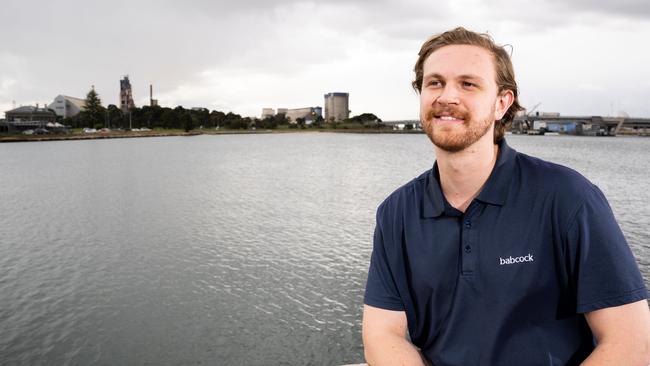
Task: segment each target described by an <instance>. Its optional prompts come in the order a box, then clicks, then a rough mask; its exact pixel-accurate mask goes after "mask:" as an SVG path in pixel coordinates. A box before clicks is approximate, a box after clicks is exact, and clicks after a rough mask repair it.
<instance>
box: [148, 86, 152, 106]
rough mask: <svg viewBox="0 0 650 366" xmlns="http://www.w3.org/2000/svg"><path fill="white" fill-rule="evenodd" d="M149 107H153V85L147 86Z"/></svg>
mask: <svg viewBox="0 0 650 366" xmlns="http://www.w3.org/2000/svg"><path fill="white" fill-rule="evenodd" d="M149 105H150V106H152V107H153V84H149Z"/></svg>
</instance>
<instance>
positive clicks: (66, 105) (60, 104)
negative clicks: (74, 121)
mask: <svg viewBox="0 0 650 366" xmlns="http://www.w3.org/2000/svg"><path fill="white" fill-rule="evenodd" d="M85 106H86V101H85V100H84V99H81V98H75V97H70V96H67V95H57V96H56V98H54V101H53V102H52V103H50V105H48V108H50V109H51V110H53V111H54V112H55V113H56V115H57V116H60V117H62V118H69V117H74V116H76V115H77V114H79V113H80V112H81V111H82V110H83V109H84V107H85Z"/></svg>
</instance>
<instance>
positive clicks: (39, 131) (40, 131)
mask: <svg viewBox="0 0 650 366" xmlns="http://www.w3.org/2000/svg"><path fill="white" fill-rule="evenodd" d="M48 133H50V131H48V130H46V129H44V128H37V129H35V130H34V135H47V134H48Z"/></svg>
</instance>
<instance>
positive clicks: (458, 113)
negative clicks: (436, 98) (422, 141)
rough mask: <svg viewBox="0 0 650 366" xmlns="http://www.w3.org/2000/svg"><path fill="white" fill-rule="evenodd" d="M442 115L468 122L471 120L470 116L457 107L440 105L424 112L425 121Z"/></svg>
mask: <svg viewBox="0 0 650 366" xmlns="http://www.w3.org/2000/svg"><path fill="white" fill-rule="evenodd" d="M442 114H446V115H451V116H452V117H454V118H459V119H462V120H464V121H469V120H470V119H471V114H470V113H469V112H468V111H466V110H463V109H461V108H457V107H449V106H444V107H443V106H440V105H434V106H433V108H431V109H430V110H428V111H427V112H426V115H425V117H426V120H432V119H434V118H436V116H440V115H442Z"/></svg>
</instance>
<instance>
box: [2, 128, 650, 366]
mask: <svg viewBox="0 0 650 366" xmlns="http://www.w3.org/2000/svg"><path fill="white" fill-rule="evenodd" d="M508 142H509V144H510V145H511V146H513V147H514V148H515V149H517V150H519V151H521V152H525V153H528V154H531V155H535V156H538V157H541V158H544V159H547V160H551V161H554V162H558V163H561V164H564V165H568V166H570V167H572V168H574V169H576V170H578V171H579V172H581V173H582V174H584V175H585V176H587V177H588V178H589V179H591V180H592V181H593V182H594V183H596V184H597V185H598V186H599V187H600V188H601V189H602V190H603V192H604V193H605V194H606V196H607V197H608V199H609V201H610V204H611V206H612V208H613V210H614V212H615V214H616V215H617V218H618V220H619V223H620V225H621V227H622V228H623V231H624V233H625V235H626V237H627V239H628V241H629V243H630V245H631V247H632V249H633V251H634V253H635V255H636V258H637V260H638V263H639V265H640V267H641V269H642V272H643V275H644V278H645V280H646V284H648V283H650V230H649V229H648V228H649V227H650V208H648V206H647V204H648V202H650V190H649V189H648V187H650V174H648V172H649V171H650V139H647V138H626V137H616V138H593V137H591V138H589V137H569V136H544V137H529V136H508ZM434 159H435V157H434V155H433V149H432V148H431V145H430V143H429V142H428V140H427V138H426V136H425V135H402V134H399V135H384V134H382V135H362V134H326V133H313V134H309V133H307V134H271V135H231V136H194V137H161V138H147V139H115V140H98V141H65V142H39V143H7V144H0V172H1V173H0V187H1V189H0V222H1V223H2V224H1V225H0V363H2V364H11V365H54V364H56V365H88V364H97V365H199V364H205V365H340V364H346V363H358V362H361V361H362V360H363V354H362V347H361V336H360V320H361V306H362V305H361V304H362V295H363V288H364V284H365V279H366V278H365V277H366V271H367V267H368V260H369V256H370V251H371V247H372V230H373V226H374V213H375V209H376V207H377V205H378V204H379V203H380V202H381V201H382V200H383V199H384V198H385V196H386V195H388V194H389V193H390V192H391V191H393V190H394V189H396V188H397V187H399V186H400V185H402V184H404V183H406V182H408V181H409V180H410V179H412V178H413V177H415V176H416V175H418V174H419V173H421V172H422V171H424V170H426V169H429V168H430V167H431V165H432V164H433V161H434Z"/></svg>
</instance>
